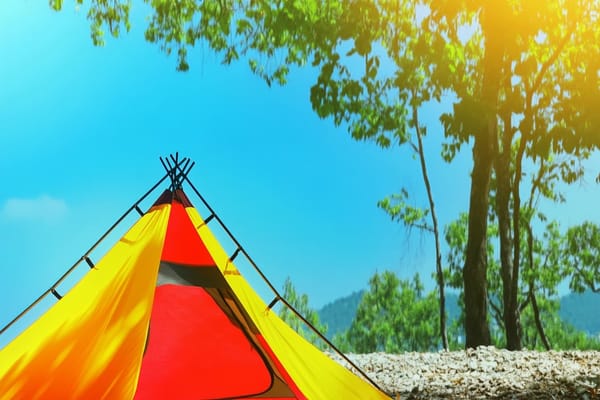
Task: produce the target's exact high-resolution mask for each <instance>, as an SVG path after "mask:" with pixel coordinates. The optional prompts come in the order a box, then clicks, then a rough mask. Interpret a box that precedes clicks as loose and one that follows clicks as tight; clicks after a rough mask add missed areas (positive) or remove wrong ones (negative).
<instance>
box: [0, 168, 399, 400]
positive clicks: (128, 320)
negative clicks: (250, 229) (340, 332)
mask: <svg viewBox="0 0 600 400" xmlns="http://www.w3.org/2000/svg"><path fill="white" fill-rule="evenodd" d="M161 161H163V160H162V159H161ZM184 162H185V163H184ZM188 164H189V160H187V159H184V160H179V159H178V157H173V156H171V161H169V159H166V162H164V161H163V165H165V168H166V169H167V174H166V175H165V178H163V180H164V179H166V178H167V177H170V178H171V185H170V187H169V188H168V189H166V190H165V191H164V192H163V193H162V194H161V195H160V196H159V197H158V200H156V201H155V202H154V204H153V205H152V206H151V207H150V208H149V210H148V211H147V212H145V213H142V212H140V214H143V215H141V217H140V218H139V220H138V221H137V222H136V223H135V224H134V225H133V226H132V227H131V228H130V229H129V230H128V231H127V233H126V234H125V235H124V236H123V237H122V238H121V239H120V240H119V241H118V242H117V243H116V244H115V245H114V246H113V247H112V248H111V249H110V250H109V251H108V252H107V254H106V255H105V256H104V257H103V258H102V259H101V260H100V261H99V262H98V263H97V264H95V265H94V264H93V263H92V262H91V261H90V260H89V258H88V257H87V255H86V256H84V257H82V260H85V261H87V262H88V264H90V266H91V267H92V268H91V269H90V270H89V272H87V273H86V275H85V276H84V277H83V278H82V279H81V280H80V281H79V282H78V283H77V284H76V285H75V286H74V287H73V288H72V289H71V290H70V291H69V292H67V293H66V294H65V295H64V296H61V295H60V294H59V293H58V292H57V290H56V284H55V285H53V286H52V287H51V288H50V289H48V291H47V292H46V294H48V293H52V294H54V295H55V296H56V297H57V299H58V300H57V302H56V304H54V306H53V307H51V308H50V309H49V310H48V311H47V312H45V313H44V314H43V315H42V316H41V317H40V318H39V319H38V320H37V321H35V322H34V323H33V324H32V325H31V326H29V327H28V328H27V329H26V330H25V331H23V332H22V333H21V334H20V335H19V336H17V337H16V338H15V339H14V340H13V341H12V342H10V343H9V344H8V345H7V346H6V347H5V348H4V349H2V350H0V399H2V400H4V399H61V400H62V399H118V400H121V399H181V400H184V399H272V400H274V399H361V400H365V399H389V397H388V396H387V395H386V394H385V393H383V392H382V391H381V390H380V389H378V388H377V387H376V385H375V384H374V382H372V381H371V380H369V379H368V377H367V378H366V379H367V380H363V379H361V378H359V377H358V376H356V375H354V374H353V373H351V372H350V371H348V370H347V369H345V368H343V367H342V366H340V365H339V364H337V363H336V362H334V361H332V360H331V359H330V358H329V357H328V356H327V355H325V354H324V353H322V352H321V351H320V350H318V349H317V348H315V347H314V346H313V345H311V344H310V343H308V342H307V341H306V340H304V339H303V338H302V337H300V336H299V335H298V334H297V333H296V332H294V331H293V330H292V329H291V328H290V327H288V326H287V325H286V324H285V323H284V322H283V321H282V320H281V319H280V318H279V317H278V316H277V315H276V313H275V312H273V311H272V310H271V307H272V305H273V303H271V304H270V305H267V304H266V303H264V302H263V301H262V300H261V299H260V298H259V296H258V295H257V294H256V293H255V291H254V290H253V289H252V288H251V287H250V285H249V284H248V283H247V281H246V280H245V279H244V277H243V276H242V275H241V274H240V272H239V271H238V269H237V268H236V266H235V264H234V263H233V260H234V259H235V258H236V256H237V254H239V252H240V250H242V253H244V254H247V253H246V252H245V250H243V248H241V246H240V247H238V249H237V251H236V252H235V253H234V254H232V255H228V254H226V253H225V251H224V249H223V248H222V247H221V245H220V244H219V243H218V242H217V240H216V238H215V236H214V235H213V233H212V232H211V229H210V228H209V222H210V221H211V220H217V221H218V222H219V223H222V222H221V220H220V218H219V217H218V216H216V214H214V213H213V214H211V215H210V216H209V217H207V218H206V219H203V218H202V217H201V216H200V214H199V213H198V211H197V210H196V208H194V206H193V205H192V203H191V201H190V200H189V198H188V197H187V195H186V194H185V193H184V191H183V189H182V183H183V182H187V183H188V184H189V185H191V187H192V188H193V190H194V191H195V192H196V193H197V194H198V196H199V198H200V199H201V200H202V201H203V202H204V199H203V198H202V196H200V194H199V193H198V192H197V190H196V188H195V187H194V186H193V185H192V184H191V182H190V181H189V179H188V178H187V173H188V172H189V170H190V169H191V166H193V163H192V164H191V165H190V166H188ZM163 180H161V181H163ZM159 183H160V182H159ZM157 185H158V184H157ZM157 185H155V187H157ZM138 204H139V201H138V202H137V203H136V204H135V205H134V206H132V208H131V209H130V210H132V209H137V210H138V211H141V210H140V209H139V207H138ZM205 204H206V203H205ZM206 205H207V206H208V204H206ZM208 207H209V210H210V211H211V212H212V209H211V208H210V206H208ZM215 217H216V218H215ZM227 232H228V233H229V230H227ZM234 240H235V239H234ZM235 242H236V243H238V242H237V240H236V241H235ZM238 245H239V243H238ZM250 260H251V259H250ZM252 263H253V262H252ZM261 275H262V273H261ZM61 279H62V278H61ZM59 281H60V280H59ZM271 287H272V285H271ZM275 293H276V297H275V298H276V299H278V300H280V301H282V302H284V303H285V304H287V305H289V303H287V302H286V301H285V299H282V298H281V296H280V295H279V293H277V292H276V291H275ZM3 331H4V330H3Z"/></svg>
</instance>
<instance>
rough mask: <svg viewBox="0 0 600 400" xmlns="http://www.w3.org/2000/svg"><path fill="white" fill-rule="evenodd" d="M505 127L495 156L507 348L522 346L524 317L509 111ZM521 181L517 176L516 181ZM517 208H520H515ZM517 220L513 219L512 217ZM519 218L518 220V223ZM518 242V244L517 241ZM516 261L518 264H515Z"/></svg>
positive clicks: (514, 348) (503, 313) (505, 118)
mask: <svg viewBox="0 0 600 400" xmlns="http://www.w3.org/2000/svg"><path fill="white" fill-rule="evenodd" d="M503 120H504V129H503V135H502V136H503V139H502V149H501V150H500V151H499V152H498V153H499V154H498V157H497V158H496V164H495V171H496V186H497V187H496V214H497V215H498V231H499V236H500V264H501V267H500V275H501V276H502V300H503V304H502V305H503V311H502V318H503V320H504V332H505V336H506V348H507V349H508V350H520V349H521V320H520V315H519V314H520V313H519V304H518V298H517V294H518V292H519V287H518V280H517V281H515V280H514V279H513V278H514V269H515V265H518V260H515V259H513V256H514V255H515V254H514V253H513V246H518V245H519V244H518V243H519V238H516V237H513V236H512V232H511V220H512V218H511V217H512V215H511V213H510V195H511V193H512V186H511V179H510V163H511V145H512V137H513V135H512V131H511V129H512V127H511V118H510V114H507V115H505V116H504V118H503ZM519 182H520V181H519V180H517V179H515V184H518V183H519ZM514 212H517V213H518V212H519V211H518V210H514ZM513 222H514V221H513ZM519 222H520V221H517V223H519ZM515 242H516V244H515ZM515 263H517V264H515Z"/></svg>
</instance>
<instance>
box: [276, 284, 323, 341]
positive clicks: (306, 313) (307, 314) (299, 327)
mask: <svg viewBox="0 0 600 400" xmlns="http://www.w3.org/2000/svg"><path fill="white" fill-rule="evenodd" d="M282 296H283V298H284V299H286V300H287V301H288V303H290V305H291V306H292V307H294V309H295V310H296V311H298V313H300V315H302V316H303V317H304V318H305V319H306V320H307V321H308V322H310V324H311V325H312V326H313V327H314V328H315V329H317V330H318V331H319V332H321V333H322V334H323V335H324V334H325V333H327V325H323V324H321V322H320V321H319V314H318V313H317V311H315V310H314V309H312V308H311V307H310V306H309V305H308V295H306V294H305V293H298V292H296V288H295V287H294V285H293V284H292V280H291V279H290V278H289V277H287V278H286V279H285V282H284V283H283V293H282ZM279 317H280V318H281V319H282V320H283V321H284V322H285V323H286V324H288V325H289V326H290V327H291V328H292V329H293V330H294V331H296V332H297V333H299V334H300V335H301V336H303V337H304V338H305V339H306V340H308V341H309V342H311V343H312V344H314V345H315V346H317V347H320V348H324V347H325V346H324V343H323V342H322V341H321V338H319V336H318V335H317V334H316V333H315V332H314V331H313V330H312V329H310V328H309V327H308V326H306V324H305V323H304V322H303V321H302V320H300V318H298V317H297V316H296V314H294V313H293V312H292V311H290V310H289V309H288V308H287V307H286V306H285V305H282V306H281V307H280V309H279Z"/></svg>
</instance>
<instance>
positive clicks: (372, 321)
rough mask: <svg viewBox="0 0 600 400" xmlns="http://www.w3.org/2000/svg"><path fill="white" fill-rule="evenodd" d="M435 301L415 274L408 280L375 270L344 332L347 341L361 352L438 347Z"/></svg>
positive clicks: (390, 351)
mask: <svg viewBox="0 0 600 400" xmlns="http://www.w3.org/2000/svg"><path fill="white" fill-rule="evenodd" d="M436 303H437V301H436V298H435V293H433V292H432V293H430V294H428V295H425V294H424V293H423V284H422V283H421V280H420V278H419V275H418V274H417V275H415V277H414V278H413V280H412V281H408V280H400V279H398V277H397V276H396V274H394V273H393V272H390V271H385V272H383V273H381V274H379V273H375V274H374V275H373V276H372V277H371V279H370V280H369V290H368V291H367V292H365V294H364V295H363V298H362V300H361V302H360V304H359V305H358V309H357V311H356V317H355V319H354V321H353V322H352V325H351V326H350V328H349V329H348V332H347V333H346V340H347V343H348V345H349V347H350V348H351V349H353V350H354V351H357V352H360V353H369V352H375V351H385V352H388V353H398V352H402V351H432V350H437V349H438V348H439V347H440V340H439V337H438V336H437V335H436V329H435V325H436V324H435V320H436V315H437V311H436Z"/></svg>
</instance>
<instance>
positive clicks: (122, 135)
mask: <svg viewBox="0 0 600 400" xmlns="http://www.w3.org/2000/svg"><path fill="white" fill-rule="evenodd" d="M135 21H143V18H141V16H139V14H138V17H136V20H134V26H133V29H132V31H131V32H130V33H129V34H126V35H123V36H122V37H121V38H120V39H118V40H113V39H110V38H109V39H108V40H107V45H106V46H105V47H103V48H98V47H94V46H93V45H92V43H91V40H90V37H89V25H88V22H87V20H86V18H85V13H84V12H83V11H79V12H77V11H75V9H74V6H73V4H72V3H71V2H66V3H65V6H64V10H63V11H62V12H61V13H55V12H53V11H51V10H50V9H49V8H48V7H47V5H46V3H40V2H38V1H33V0H3V1H2V2H1V3H0V38H1V39H0V140H1V144H0V174H1V177H2V186H1V187H0V243H1V244H0V250H1V254H2V264H0V273H1V276H2V279H1V280H0V304H2V307H1V308H0V326H1V325H4V324H5V323H6V322H8V321H9V320H10V319H11V318H12V317H13V316H14V315H16V314H17V313H18V312H19V311H20V310H21V309H22V308H24V307H25V306H26V305H27V304H29V303H30V302H31V301H32V300H33V299H34V298H36V297H37V295H38V294H39V293H41V292H42V291H43V290H45V289H46V288H48V287H49V286H50V285H51V284H52V282H54V281H55V280H56V279H57V278H58V277H59V276H60V275H61V274H62V272H64V271H65V270H66V269H67V268H68V267H69V266H70V265H71V264H73V262H75V261H76V260H77V259H78V258H79V257H80V256H81V255H82V254H83V253H84V252H85V250H87V248H89V247H90V245H91V244H92V243H93V242H94V241H95V240H96V238H98V237H99V236H100V235H101V234H102V233H103V232H104V230H106V229H107V228H108V227H109V226H110V225H111V224H112V223H113V221H114V220H115V219H116V218H117V217H119V216H120V215H121V214H122V213H123V212H124V211H125V210H126V209H127V208H128V207H129V206H130V205H131V204H132V203H133V201H135V200H136V199H137V198H138V197H139V196H140V195H141V194H142V193H144V192H145V191H146V190H147V189H148V188H149V187H150V186H151V185H152V184H153V183H154V182H155V181H156V180H157V179H159V178H160V177H161V176H162V175H163V172H164V171H163V169H162V166H161V164H160V162H159V160H158V158H159V156H166V155H168V154H170V153H173V152H175V151H179V152H180V154H181V155H183V156H187V157H190V158H192V159H193V160H194V161H195V162H196V166H195V167H194V169H193V170H192V172H191V174H190V178H191V179H192V181H193V182H194V184H195V185H196V187H197V188H198V189H199V190H200V191H201V192H202V193H203V195H204V196H205V197H206V198H207V200H208V201H209V202H210V203H211V205H212V206H213V208H214V209H215V210H216V211H217V213H218V214H219V215H220V216H221V218H222V219H223V220H224V222H225V223H226V224H227V225H228V227H229V228H230V230H231V231H232V232H233V233H234V234H235V235H236V237H237V238H238V240H239V241H240V242H241V243H242V244H243V245H244V247H245V248H246V249H247V251H248V252H249V253H250V254H251V255H252V257H253V258H254V259H255V261H257V263H258V264H259V266H260V267H261V268H262V270H263V271H264V272H265V273H266V275H267V276H268V277H270V278H271V280H272V281H273V283H274V284H275V286H277V287H278V288H280V287H281V286H282V284H283V281H284V279H285V278H286V277H287V276H290V277H291V278H292V280H293V282H294V284H295V286H296V288H297V290H299V291H300V292H304V293H307V294H308V295H309V297H310V299H311V304H312V305H313V306H314V307H320V306H322V305H324V304H326V303H327V302H329V301H331V300H333V299H335V298H338V297H340V296H344V295H347V294H350V293H352V292H353V291H356V290H359V289H362V288H364V287H366V285H367V280H368V278H369V277H370V276H371V275H372V274H373V273H374V272H375V271H376V270H380V271H381V270H384V269H389V270H392V271H395V272H397V273H398V274H399V275H400V276H401V277H406V278H408V277H411V276H412V275H413V274H414V273H415V272H416V271H421V274H422V276H424V277H425V278H428V277H429V276H430V273H431V271H432V269H433V259H434V258H433V255H432V248H431V240H430V239H429V238H428V237H427V236H423V235H421V234H420V233H418V232H412V233H410V234H409V233H408V232H406V230H405V229H404V228H403V227H402V226H401V225H398V224H395V223H392V222H391V221H390V220H389V218H388V217H387V216H386V215H385V214H384V213H383V212H382V211H381V210H379V209H377V207H376V203H377V201H378V200H380V199H381V198H383V197H384V196H386V195H388V194H391V193H394V192H397V191H399V190H400V188H402V187H406V188H407V189H408V190H409V192H411V194H412V195H413V196H414V199H415V201H416V202H417V203H420V204H425V197H424V193H423V188H422V183H421V179H420V172H419V169H418V168H419V166H418V163H417V162H416V160H414V159H412V158H411V157H410V153H409V152H408V151H407V149H392V150H386V151H384V150H381V149H379V148H378V147H376V146H375V145H373V144H371V143H364V142H356V141H353V140H352V139H350V137H349V136H348V134H347V133H346V131H345V129H344V128H343V127H340V128H336V127H334V126H333V124H332V122H331V121H329V120H320V119H319V118H318V117H317V116H316V115H315V114H314V113H313V112H312V110H311V108H310V103H309V89H310V86H311V84H312V83H313V82H314V79H315V73H314V71H312V70H310V69H304V70H295V71H292V73H291V75H290V77H289V83H288V84H287V85H286V86H285V87H272V88H268V87H267V85H266V84H265V83H264V82H263V81H261V80H260V79H259V78H257V77H255V76H253V75H252V74H251V73H250V72H249V69H248V68H247V66H246V64H245V62H240V63H237V64H235V65H233V66H229V67H225V66H222V65H221V64H220V62H219V58H218V57H217V56H215V55H213V54H212V53H211V52H210V51H209V50H208V49H202V48H200V49H197V50H196V51H194V52H193V53H192V55H191V59H190V63H191V70H190V71H189V72H188V73H179V72H176V71H175V64H176V60H175V59H174V58H173V57H167V56H166V55H165V54H163V53H161V52H160V51H159V49H158V48H157V47H156V46H154V45H151V44H148V43H146V42H145V41H144V40H143V26H142V25H140V24H136V23H135ZM429 111H430V113H429V114H427V110H425V118H426V119H427V120H428V121H429V132H430V133H431V134H430V136H431V137H433V138H435V137H436V135H438V136H439V134H440V133H441V127H440V126H439V124H438V123H437V122H436V121H437V116H436V115H435V112H434V111H435V110H433V109H432V110H429ZM426 145H428V146H429V148H430V151H429V156H430V159H431V160H432V163H431V165H430V168H431V173H432V184H433V187H434V191H435V194H436V196H437V199H438V207H439V209H438V212H439V214H440V219H441V222H442V224H445V223H447V222H449V221H450V220H453V219H455V218H456V217H457V216H458V213H459V212H460V211H462V210H465V209H466V208H467V200H468V188H469V170H470V166H471V163H470V161H469V157H468V156H469V149H466V151H464V152H463V154H462V155H461V156H460V157H459V158H458V160H457V161H456V162H455V163H453V164H452V165H447V164H444V163H443V162H441V161H440V160H439V157H437V154H438V152H439V149H438V148H437V146H438V145H439V143H435V142H434V141H432V139H428V141H427V142H426ZM590 182H592V180H590ZM154 196H158V193H157V194H156V195H153V196H151V197H154ZM597 198H598V190H597V188H596V186H594V185H592V184H591V183H589V184H584V185H579V186H578V187H577V188H575V190H574V194H573V195H572V196H571V197H569V199H570V201H571V202H570V203H569V204H570V206H571V207H569V208H567V207H563V208H556V209H554V212H555V213H556V215H560V216H561V218H563V219H564V220H565V221H566V222H568V223H573V222H578V221H580V220H582V219H583V218H585V217H588V218H592V219H594V218H595V220H596V221H597V220H598V216H599V212H598V211H597V207H592V205H593V204H594V201H593V199H597ZM152 200H154V198H152V199H151V200H150V201H152ZM192 201H193V202H194V199H193V198H192ZM195 204H197V205H199V201H195ZM200 211H201V212H202V210H200ZM132 222H133V219H128V220H127V221H126V225H127V224H131V223H132ZM125 228H127V226H124V227H123V229H125ZM119 232H121V233H122V231H118V232H117V236H114V237H113V236H111V237H109V241H112V242H114V241H116V240H117V239H118V233H119ZM105 246H108V245H105ZM226 247H227V245H226ZM105 249H106V248H105V247H103V248H101V249H99V250H105ZM100 255H101V254H96V253H95V254H94V258H95V259H98V258H99V257H100ZM245 274H246V276H247V277H248V279H249V280H250V282H251V283H252V284H254V285H255V286H256V287H257V289H258V290H259V293H261V294H263V295H264V296H265V297H268V299H265V300H267V301H268V300H270V295H269V294H268V292H267V291H266V290H265V287H264V285H261V284H260V282H259V280H258V279H257V278H256V276H255V275H253V274H252V271H249V270H248V271H247V272H245ZM429 287H431V283H430V282H429ZM51 303H52V300H51V299H50V300H49V301H48V302H46V303H44V305H43V307H47V306H48V305H50V304H51ZM43 307H42V309H43ZM38 312H40V311H38ZM32 315H35V314H32ZM31 318H33V317H30V319H31ZM25 322H27V321H25ZM4 336H5V337H3V338H2V340H0V345H1V344H2V343H5V341H6V340H7V338H6V335H4Z"/></svg>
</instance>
